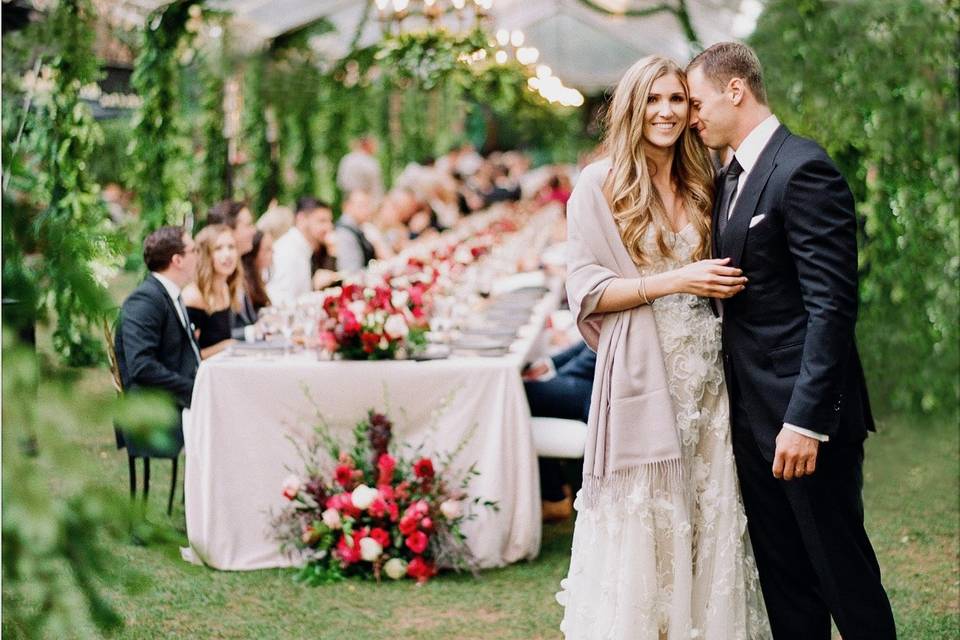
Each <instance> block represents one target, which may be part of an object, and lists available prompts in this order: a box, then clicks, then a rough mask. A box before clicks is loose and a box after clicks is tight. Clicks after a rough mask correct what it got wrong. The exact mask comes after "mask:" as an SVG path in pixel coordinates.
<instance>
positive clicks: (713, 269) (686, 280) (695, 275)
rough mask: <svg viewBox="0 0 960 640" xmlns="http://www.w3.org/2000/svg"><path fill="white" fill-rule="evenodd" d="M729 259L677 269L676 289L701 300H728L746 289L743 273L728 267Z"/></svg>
mask: <svg viewBox="0 0 960 640" xmlns="http://www.w3.org/2000/svg"><path fill="white" fill-rule="evenodd" d="M729 263H730V258H719V259H715V260H700V261H699V262H691V263H690V264H688V265H686V266H684V267H681V268H679V269H677V271H676V277H677V288H678V291H679V292H680V293H692V294H693V295H695V296H700V297H701V298H730V297H733V296H735V295H736V294H738V293H740V292H741V291H743V290H744V289H745V288H746V284H747V279H746V278H744V277H743V271H741V270H740V269H738V268H736V267H728V266H726V265H727V264H729Z"/></svg>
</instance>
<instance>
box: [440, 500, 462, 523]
mask: <svg viewBox="0 0 960 640" xmlns="http://www.w3.org/2000/svg"><path fill="white" fill-rule="evenodd" d="M440 513H442V514H443V517H444V518H446V519H447V520H456V519H457V518H459V517H460V516H462V515H463V509H462V508H461V506H460V501H459V500H444V501H443V502H442V503H441V504H440Z"/></svg>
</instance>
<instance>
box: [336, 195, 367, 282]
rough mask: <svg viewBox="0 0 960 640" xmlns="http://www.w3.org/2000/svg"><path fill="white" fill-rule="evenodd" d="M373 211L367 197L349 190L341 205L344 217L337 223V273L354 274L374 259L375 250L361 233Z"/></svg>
mask: <svg viewBox="0 0 960 640" xmlns="http://www.w3.org/2000/svg"><path fill="white" fill-rule="evenodd" d="M374 212H375V208H374V203H373V200H372V199H371V198H370V194H368V193H367V192H366V191H361V190H359V189H357V190H354V191H351V192H350V193H349V194H348V195H347V199H346V200H345V201H344V203H343V215H341V216H340V219H339V220H338V221H337V227H336V243H337V271H339V272H340V273H343V274H351V273H356V272H357V271H361V270H363V269H365V268H366V267H367V264H368V263H369V262H370V261H371V260H373V259H374V258H376V257H377V255H376V249H375V248H374V246H373V244H372V243H371V242H370V240H369V239H368V238H367V236H366V234H365V233H364V227H365V226H366V225H367V224H369V223H370V221H371V220H372V219H373V214H374Z"/></svg>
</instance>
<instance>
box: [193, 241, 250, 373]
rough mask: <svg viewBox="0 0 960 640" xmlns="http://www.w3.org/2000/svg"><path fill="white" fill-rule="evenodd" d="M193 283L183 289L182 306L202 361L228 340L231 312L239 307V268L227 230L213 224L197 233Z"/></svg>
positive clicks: (217, 351)
mask: <svg viewBox="0 0 960 640" xmlns="http://www.w3.org/2000/svg"><path fill="white" fill-rule="evenodd" d="M196 242H197V253H198V254H199V256H198V257H199V262H198V265H197V281H196V282H194V283H191V284H189V285H187V286H186V287H185V288H184V289H183V303H184V304H185V305H186V307H187V313H188V314H189V315H190V322H192V323H193V327H194V331H195V335H196V336H197V344H198V346H199V347H200V355H201V357H203V358H204V359H206V358H209V357H211V356H213V355H216V354H217V353H219V352H221V351H223V350H224V349H225V348H227V347H228V346H230V345H231V344H232V343H233V342H234V340H233V339H231V337H230V330H231V312H236V311H237V310H238V309H239V307H240V303H241V301H240V291H241V290H242V286H243V267H242V265H241V264H240V254H239V252H238V251H237V244H236V240H235V239H234V235H233V231H232V230H231V229H230V227H228V226H226V225H222V224H214V225H210V226H208V227H205V228H204V229H203V230H202V231H200V233H198V234H197V241H196Z"/></svg>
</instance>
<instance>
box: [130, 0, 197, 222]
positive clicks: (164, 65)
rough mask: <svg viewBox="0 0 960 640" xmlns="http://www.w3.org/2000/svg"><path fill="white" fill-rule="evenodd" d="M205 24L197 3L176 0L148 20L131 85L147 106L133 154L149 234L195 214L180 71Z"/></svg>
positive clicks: (139, 121) (139, 113)
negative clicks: (194, 36) (190, 194)
mask: <svg viewBox="0 0 960 640" xmlns="http://www.w3.org/2000/svg"><path fill="white" fill-rule="evenodd" d="M201 19H202V11H201V8H200V5H199V4H197V3H195V2H193V0H175V1H174V2H172V3H170V4H168V5H165V6H163V7H161V8H160V9H157V10H156V11H154V12H153V13H151V14H150V15H148V16H147V19H146V24H145V25H144V28H143V31H142V34H143V38H142V41H141V49H140V55H138V56H137V59H136V62H135V63H134V69H133V76H132V78H131V82H132V83H133V87H134V89H135V90H136V91H137V93H138V94H139V95H140V99H141V106H140V108H139V109H138V110H137V113H136V115H135V117H134V121H133V126H134V135H133V140H132V141H131V155H132V156H133V160H134V171H135V184H136V188H137V196H138V199H139V201H140V209H141V214H140V215H141V218H142V220H143V222H144V224H145V227H146V228H145V233H149V232H151V231H153V230H155V229H157V228H158V227H161V226H163V225H165V224H170V223H173V224H179V223H183V222H184V221H186V220H187V219H188V218H189V217H190V214H191V207H190V201H189V200H188V197H187V184H188V182H189V179H188V178H189V169H188V167H187V163H188V161H189V158H188V149H187V145H186V141H185V140H184V133H183V128H184V125H183V123H182V121H181V113H182V105H181V101H180V67H181V64H188V63H189V62H190V60H191V59H192V57H193V53H194V52H193V49H192V48H191V47H190V44H191V40H192V37H191V35H192V33H195V32H196V31H197V29H198V28H199V21H200V20H201Z"/></svg>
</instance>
